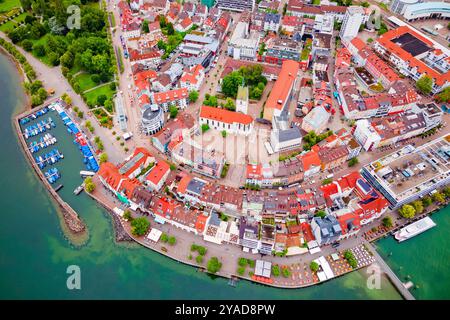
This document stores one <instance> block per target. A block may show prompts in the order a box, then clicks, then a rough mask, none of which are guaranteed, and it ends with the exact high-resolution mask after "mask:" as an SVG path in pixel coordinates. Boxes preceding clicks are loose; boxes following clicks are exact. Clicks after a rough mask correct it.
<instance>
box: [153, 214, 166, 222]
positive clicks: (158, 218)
mask: <svg viewBox="0 0 450 320" xmlns="http://www.w3.org/2000/svg"><path fill="white" fill-rule="evenodd" d="M155 222H157V223H160V224H164V223H166V220H164V219H163V218H161V217H160V216H158V215H157V216H156V217H155Z"/></svg>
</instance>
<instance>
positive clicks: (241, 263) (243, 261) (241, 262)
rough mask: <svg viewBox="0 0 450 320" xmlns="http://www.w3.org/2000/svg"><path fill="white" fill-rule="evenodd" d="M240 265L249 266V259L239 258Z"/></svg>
mask: <svg viewBox="0 0 450 320" xmlns="http://www.w3.org/2000/svg"><path fill="white" fill-rule="evenodd" d="M238 265H240V266H241V267H246V266H247V259H246V258H239V259H238Z"/></svg>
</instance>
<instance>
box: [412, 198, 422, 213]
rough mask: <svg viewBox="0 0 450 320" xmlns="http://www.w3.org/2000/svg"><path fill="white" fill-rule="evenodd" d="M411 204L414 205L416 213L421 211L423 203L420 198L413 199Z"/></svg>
mask: <svg viewBox="0 0 450 320" xmlns="http://www.w3.org/2000/svg"><path fill="white" fill-rule="evenodd" d="M411 205H412V206H413V207H414V210H416V213H417V214H421V213H422V212H423V203H422V201H420V200H416V201H413V202H412V203H411Z"/></svg>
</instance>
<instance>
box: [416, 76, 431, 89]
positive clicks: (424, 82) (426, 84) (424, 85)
mask: <svg viewBox="0 0 450 320" xmlns="http://www.w3.org/2000/svg"><path fill="white" fill-rule="evenodd" d="M416 87H417V89H418V90H419V91H420V92H421V93H423V94H430V93H431V90H432V89H433V79H431V77H430V76H428V75H423V76H421V77H420V78H419V80H417V82H416Z"/></svg>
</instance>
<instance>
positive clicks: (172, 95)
mask: <svg viewBox="0 0 450 320" xmlns="http://www.w3.org/2000/svg"><path fill="white" fill-rule="evenodd" d="M150 100H151V103H152V105H157V106H158V107H160V108H162V109H163V110H164V112H167V111H169V106H177V108H178V109H184V108H186V107H187V105H188V90H187V89H186V88H180V89H175V90H169V91H165V92H151V93H150Z"/></svg>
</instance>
